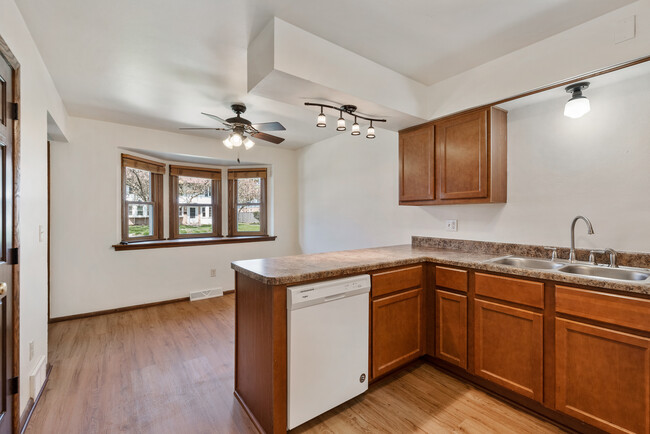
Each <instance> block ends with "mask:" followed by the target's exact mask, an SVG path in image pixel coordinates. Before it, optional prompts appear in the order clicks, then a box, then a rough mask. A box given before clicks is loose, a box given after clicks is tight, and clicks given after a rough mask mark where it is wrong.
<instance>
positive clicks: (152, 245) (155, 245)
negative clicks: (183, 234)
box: [113, 235, 277, 251]
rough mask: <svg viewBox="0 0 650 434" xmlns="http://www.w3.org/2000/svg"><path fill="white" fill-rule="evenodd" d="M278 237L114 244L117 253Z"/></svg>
mask: <svg viewBox="0 0 650 434" xmlns="http://www.w3.org/2000/svg"><path fill="white" fill-rule="evenodd" d="M276 238H277V237H276V236H272V235H253V236H246V237H210V238H182V239H175V240H155V241H135V242H132V243H128V244H114V245H113V248H114V249H115V250H116V251H120V250H143V249H162V248H166V247H187V246H208V245H212V244H235V243H256V242H260V241H273V240H275V239H276Z"/></svg>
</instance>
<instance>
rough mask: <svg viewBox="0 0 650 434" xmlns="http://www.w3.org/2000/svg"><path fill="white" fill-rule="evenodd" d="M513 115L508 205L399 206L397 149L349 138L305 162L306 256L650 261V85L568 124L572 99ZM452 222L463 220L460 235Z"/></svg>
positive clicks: (380, 136)
mask: <svg viewBox="0 0 650 434" xmlns="http://www.w3.org/2000/svg"><path fill="white" fill-rule="evenodd" d="M559 94H560V95H561V96H560V97H559V98H553V99H550V100H547V101H545V102H542V103H537V104H534V105H529V106H523V107H520V108H517V109H513V110H511V111H510V112H509V114H508V203H507V204H485V205H444V206H429V207H410V206H398V137H397V134H396V133H392V132H389V131H384V130H378V132H377V138H376V139H374V140H367V139H364V138H362V137H363V136H362V137H361V138H354V137H351V136H350V135H349V134H348V133H343V134H341V135H339V136H337V137H335V138H333V139H329V140H326V141H322V142H319V143H316V144H314V145H311V146H309V147H307V148H304V149H303V150H302V151H301V152H300V157H299V185H300V190H299V207H300V243H301V247H302V249H303V250H304V251H305V252H306V253H310V252H318V251H331V250H340V249H351V248H363V247H371V246H382V245H391V244H404V243H409V242H410V237H411V235H425V236H436V237H446V238H461V239H475V240H487V241H501V242H515V243H530V244H542V245H544V244H550V245H559V246H568V245H569V228H570V223H571V220H572V218H573V217H574V216H576V215H578V214H584V215H586V216H587V217H589V218H590V219H591V221H592V223H593V225H594V229H595V232H596V234H595V235H592V236H587V235H586V229H585V228H584V226H582V225H583V223H580V224H579V226H578V228H577V231H576V233H577V237H576V239H577V245H578V246H579V247H593V248H596V247H599V248H604V247H612V248H614V249H616V250H620V251H623V250H628V251H641V252H650V225H648V221H650V192H649V190H648V188H649V187H650V170H648V168H649V167H650V124H649V123H648V122H647V120H648V119H650V76H648V75H647V74H646V75H644V76H642V77H637V78H635V79H633V80H629V81H625V82H621V83H618V84H613V85H610V86H607V87H603V88H592V89H590V90H589V91H588V92H587V95H588V96H589V99H590V101H591V105H592V111H591V112H590V113H589V114H587V115H586V116H584V117H583V118H581V119H576V120H573V119H569V118H566V117H564V116H563V106H564V103H565V101H566V99H567V98H566V97H565V94H564V93H563V92H561V91H560V93H559ZM446 219H458V227H459V230H458V232H457V233H453V232H446V231H445V230H444V223H445V220H446Z"/></svg>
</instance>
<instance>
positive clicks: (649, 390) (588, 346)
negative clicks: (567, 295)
mask: <svg viewBox="0 0 650 434" xmlns="http://www.w3.org/2000/svg"><path fill="white" fill-rule="evenodd" d="M555 336H556V337H555V339H556V343H555V344H556V356H555V357H556V362H555V363H556V367H555V373H556V381H555V387H556V389H555V394H556V395H555V403H556V407H557V410H559V411H562V412H564V413H566V414H568V415H570V416H573V417H575V418H577V419H580V420H583V421H585V422H587V423H589V424H591V425H594V426H597V427H598V428H601V429H603V430H605V431H608V432H617V433H630V432H635V433H648V432H650V339H647V338H643V337H640V336H635V335H632V334H628V333H622V332H618V331H613V330H609V329H606V328H602V327H596V326H592V325H588V324H584V323H580V322H575V321H569V320H565V319H561V318H557V319H556V320H555Z"/></svg>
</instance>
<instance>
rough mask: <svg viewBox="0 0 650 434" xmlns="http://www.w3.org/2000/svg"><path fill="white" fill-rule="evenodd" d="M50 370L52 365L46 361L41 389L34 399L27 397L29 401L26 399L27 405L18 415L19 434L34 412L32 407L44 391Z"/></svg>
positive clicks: (21, 433) (34, 406)
mask: <svg viewBox="0 0 650 434" xmlns="http://www.w3.org/2000/svg"><path fill="white" fill-rule="evenodd" d="M50 372H52V365H51V364H49V363H48V364H47V371H46V373H45V381H43V385H42V386H41V390H39V391H38V395H36V400H34V399H32V398H29V401H27V407H25V411H23V414H22V415H21V416H20V422H19V424H18V432H19V433H20V434H23V433H24V432H25V429H26V428H27V424H28V423H29V420H30V419H31V418H32V414H34V409H35V408H36V405H37V404H38V401H39V400H40V399H41V395H42V394H43V392H44V391H45V386H46V385H47V381H48V380H49V379H50Z"/></svg>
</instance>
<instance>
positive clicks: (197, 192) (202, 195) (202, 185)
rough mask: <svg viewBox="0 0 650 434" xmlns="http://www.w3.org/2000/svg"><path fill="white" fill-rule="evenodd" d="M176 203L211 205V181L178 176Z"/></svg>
mask: <svg viewBox="0 0 650 434" xmlns="http://www.w3.org/2000/svg"><path fill="white" fill-rule="evenodd" d="M178 203H198V204H206V205H212V180H211V179H205V178H191V177H189V176H179V177H178ZM195 211H196V210H195Z"/></svg>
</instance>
